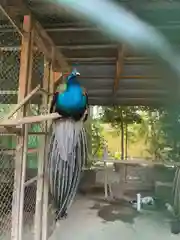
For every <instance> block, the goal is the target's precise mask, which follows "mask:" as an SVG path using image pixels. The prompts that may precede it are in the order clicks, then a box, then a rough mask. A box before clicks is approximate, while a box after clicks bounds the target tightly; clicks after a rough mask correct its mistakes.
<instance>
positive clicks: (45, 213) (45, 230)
mask: <svg viewBox="0 0 180 240" xmlns="http://www.w3.org/2000/svg"><path fill="white" fill-rule="evenodd" d="M53 90H54V72H53V69H52V65H51V68H50V78H49V84H48V91H49V92H50V93H52V92H53ZM51 98H52V97H50V96H49V98H48V102H49V103H50V102H51ZM50 124H51V123H50V122H49V123H48V124H47V126H46V127H47V129H46V131H48V129H49V128H50ZM48 136H49V135H48V133H47V135H46V141H45V145H46V152H45V158H44V159H45V165H44V186H43V215H42V229H43V232H42V240H47V239H48V208H49V201H48V200H49V198H48V197H49V183H48V174H47V167H48V166H47V161H48V159H47V155H48V144H49V137H48Z"/></svg>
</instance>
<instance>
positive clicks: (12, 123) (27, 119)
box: [0, 113, 61, 127]
mask: <svg viewBox="0 0 180 240" xmlns="http://www.w3.org/2000/svg"><path fill="white" fill-rule="evenodd" d="M60 117H61V116H60V115H59V114H58V113H51V114H47V115H40V116H30V117H23V118H21V119H12V120H7V121H6V122H4V123H0V127H8V126H9V127H11V126H18V125H24V124H30V123H38V122H44V121H48V120H55V119H58V118H60Z"/></svg>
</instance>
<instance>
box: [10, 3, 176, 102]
mask: <svg viewBox="0 0 180 240" xmlns="http://www.w3.org/2000/svg"><path fill="white" fill-rule="evenodd" d="M119 2H120V1H119ZM122 2H123V4H124V5H126V7H127V8H129V9H130V10H133V11H134V12H135V13H136V14H137V15H138V16H139V17H140V18H142V19H144V20H146V21H148V22H149V23H152V24H153V25H155V26H157V27H158V28H159V30H160V31H161V32H162V33H164V34H165V35H166V36H167V37H168V38H169V40H170V41H171V42H172V43H173V44H174V45H177V44H179V42H180V34H177V32H178V31H179V30H180V14H179V12H180V3H178V2H177V1H171V2H170V1H150V0H144V1H141V0H140V1H139V0H133V1H127V2H126V1H121V3H122ZM28 4H29V7H30V9H31V11H32V12H33V13H34V15H35V16H36V18H37V19H38V20H39V21H40V23H41V24H42V25H43V27H44V28H45V29H46V31H47V32H48V34H49V35H50V36H51V38H52V39H53V41H54V43H55V44H56V46H58V48H59V49H60V50H61V51H62V53H63V54H64V55H65V56H66V57H67V59H68V61H69V63H70V64H73V65H75V66H76V67H77V69H78V71H79V72H80V73H81V77H80V81H81V83H82V84H83V85H84V86H85V87H86V88H87V90H88V93H89V100H90V104H93V105H109V104H123V105H161V104H163V103H165V102H168V101H169V100H170V99H172V98H173V97H172V96H173V95H172V94H175V93H174V92H173V91H174V89H176V86H175V85H173V84H172V82H171V83H169V82H168V80H170V79H169V77H167V79H165V78H164V76H162V75H160V71H159V70H158V67H157V63H156V62H154V61H153V60H150V59H148V58H147V56H142V54H139V53H135V52H133V51H132V50H131V49H128V48H127V46H125V50H124V54H123V67H122V74H121V76H120V81H119V84H118V87H117V91H116V93H115V94H114V91H113V88H114V87H113V86H114V80H115V76H116V61H117V57H118V49H119V48H120V47H121V46H119V44H118V43H117V42H116V41H114V40H113V39H112V38H111V37H109V36H107V35H105V34H103V33H102V32H100V31H99V30H98V29H97V28H96V26H93V25H92V24H90V23H88V22H84V21H83V22H82V20H81V19H77V18H74V17H73V16H72V14H71V13H70V12H69V11H68V10H67V9H60V10H59V9H57V8H56V7H54V6H53V4H49V3H48V4H47V3H43V2H42V1H37V0H31V1H28ZM9 34H12V33H9ZM14 44H15V45H16V43H14ZM171 80H172V79H171Z"/></svg>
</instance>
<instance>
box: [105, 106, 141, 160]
mask: <svg viewBox="0 0 180 240" xmlns="http://www.w3.org/2000/svg"><path fill="white" fill-rule="evenodd" d="M137 110H138V108H137V107H128V106H114V107H106V108H104V111H103V114H102V120H103V122H105V123H109V124H111V126H112V127H113V128H114V129H115V130H116V132H117V134H118V135H120V136H121V159H124V157H125V155H126V157H127V145H128V125H129V124H133V123H140V122H141V117H140V115H139V114H138V113H137Z"/></svg>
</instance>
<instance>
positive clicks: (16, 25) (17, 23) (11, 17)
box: [0, 5, 23, 37]
mask: <svg viewBox="0 0 180 240" xmlns="http://www.w3.org/2000/svg"><path fill="white" fill-rule="evenodd" d="M0 11H1V12H2V13H3V14H4V16H6V18H7V19H8V20H9V21H10V23H11V24H12V26H13V27H14V28H15V29H16V31H17V32H18V33H19V34H20V36H21V37H22V36H23V31H22V24H21V23H20V21H19V19H17V17H16V15H15V12H13V11H12V10H11V9H10V8H7V7H3V6H2V5H0Z"/></svg>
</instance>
